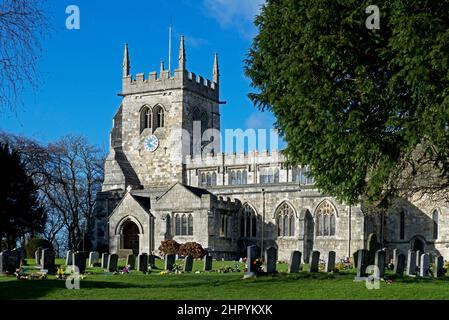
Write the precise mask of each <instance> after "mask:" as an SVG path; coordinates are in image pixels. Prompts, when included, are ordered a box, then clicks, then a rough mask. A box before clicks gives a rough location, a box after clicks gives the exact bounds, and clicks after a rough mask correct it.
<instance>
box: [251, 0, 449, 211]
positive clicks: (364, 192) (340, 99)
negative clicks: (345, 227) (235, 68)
mask: <svg viewBox="0 0 449 320" xmlns="http://www.w3.org/2000/svg"><path fill="white" fill-rule="evenodd" d="M370 4H372V3H370V2H369V1H355V0H352V1H351V0H348V1H334V0H304V1H296V0H268V1H267V3H266V4H265V5H264V6H263V8H262V10H261V13H260V15H259V16H258V17H257V18H256V20H255V24H256V26H257V27H258V28H259V34H258V35H257V36H256V37H255V39H254V42H253V44H252V47H251V49H250V52H249V54H248V58H247V60H246V74H247V75H248V76H249V77H250V78H251V79H252V85H253V87H254V88H255V89H257V90H256V92H254V93H252V94H250V98H251V99H252V100H253V101H254V102H255V104H256V105H257V106H258V107H259V108H261V109H262V110H264V109H269V110H272V111H273V113H274V114H275V116H276V117H277V127H278V128H279V129H280V131H281V133H282V134H283V136H284V137H285V139H286V141H287V142H288V147H287V148H286V150H285V153H286V156H287V157H288V159H289V161H290V162H291V163H292V164H294V165H297V164H308V165H310V167H311V169H312V172H313V176H314V178H315V181H316V185H317V187H318V188H320V189H321V190H322V191H324V192H326V193H328V194H331V195H334V196H336V197H337V198H338V199H340V200H344V201H346V202H348V203H355V202H358V201H360V200H362V199H367V200H368V201H369V202H371V203H374V202H377V203H379V202H380V203H381V204H385V203H386V202H387V201H386V200H388V199H389V198H391V197H393V196H397V195H398V194H400V193H401V191H403V190H405V189H411V188H412V189H413V190H414V191H420V192H433V191H435V190H444V189H447V187H448V186H449V161H448V160H449V139H448V138H449V130H448V128H449V58H448V57H449V19H448V12H449V1H448V0H442V1H425V0H404V1H393V0H390V1H388V0H380V1H377V2H376V5H377V6H378V7H379V9H380V14H381V17H380V29H378V30H376V29H374V30H370V29H367V28H366V26H365V20H366V19H367V18H368V14H366V13H365V9H366V7H368V6H369V5H370ZM429 175H430V176H432V177H433V178H432V179H429ZM446 194H447V193H446Z"/></svg>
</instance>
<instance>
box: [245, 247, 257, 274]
mask: <svg viewBox="0 0 449 320" xmlns="http://www.w3.org/2000/svg"><path fill="white" fill-rule="evenodd" d="M259 258H260V248H259V247H258V246H248V247H247V255H246V268H247V272H248V273H257V271H258V270H257V265H256V264H255V263H254V262H255V260H257V259H259Z"/></svg>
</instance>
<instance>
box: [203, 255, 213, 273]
mask: <svg viewBox="0 0 449 320" xmlns="http://www.w3.org/2000/svg"><path fill="white" fill-rule="evenodd" d="M203 262H204V271H211V270H212V257H211V256H204V258H203Z"/></svg>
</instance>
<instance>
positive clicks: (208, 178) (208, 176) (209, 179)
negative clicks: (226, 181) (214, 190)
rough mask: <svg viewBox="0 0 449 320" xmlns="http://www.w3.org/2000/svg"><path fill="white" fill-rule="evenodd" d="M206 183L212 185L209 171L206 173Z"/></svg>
mask: <svg viewBox="0 0 449 320" xmlns="http://www.w3.org/2000/svg"><path fill="white" fill-rule="evenodd" d="M207 185H208V186H211V185H212V177H211V175H210V173H209V172H208V173H207Z"/></svg>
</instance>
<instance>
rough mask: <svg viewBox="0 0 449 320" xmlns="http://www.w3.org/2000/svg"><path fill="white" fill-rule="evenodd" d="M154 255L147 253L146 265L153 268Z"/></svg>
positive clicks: (154, 262) (154, 263) (154, 264)
mask: <svg viewBox="0 0 449 320" xmlns="http://www.w3.org/2000/svg"><path fill="white" fill-rule="evenodd" d="M155 260H156V257H155V256H154V255H153V254H150V255H148V266H149V267H150V268H154V267H155V266H156V261H155Z"/></svg>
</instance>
